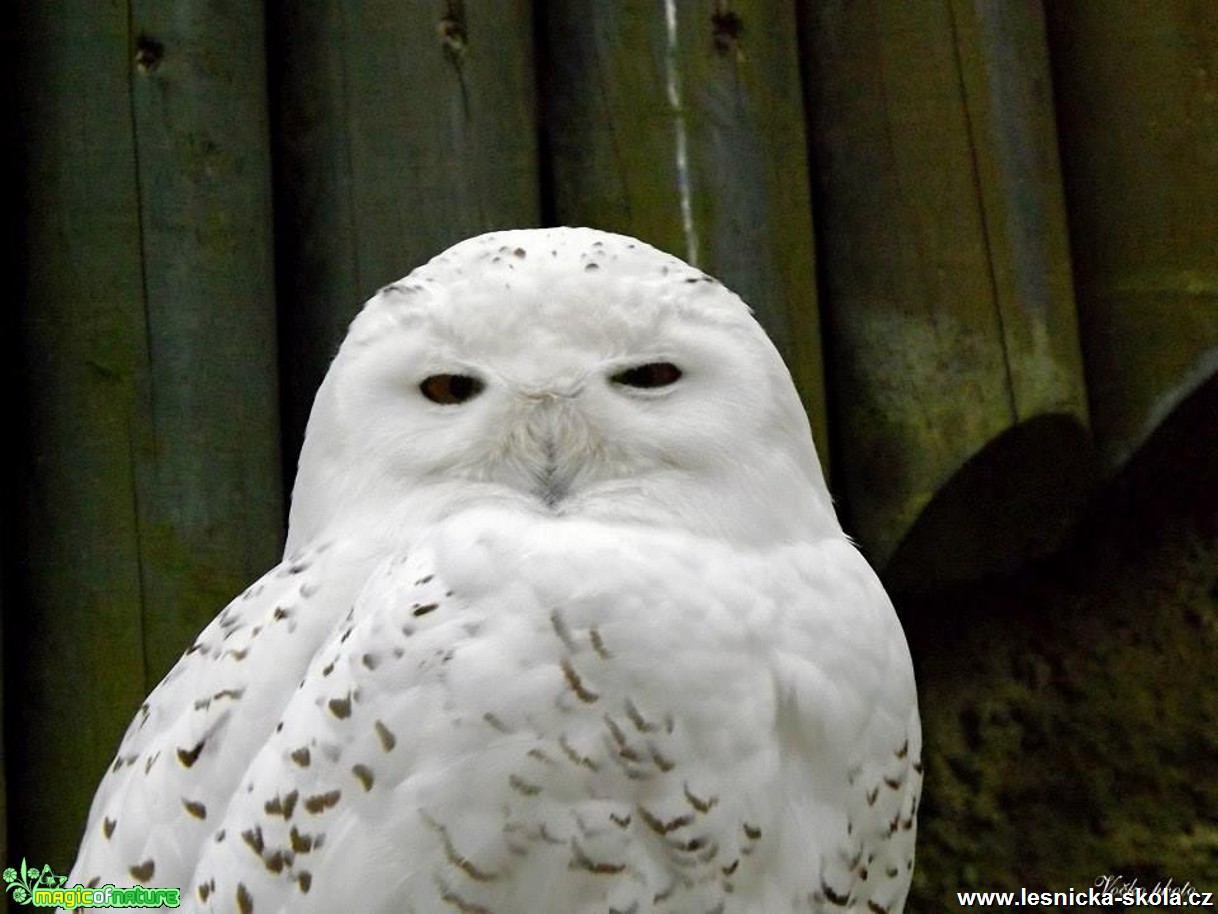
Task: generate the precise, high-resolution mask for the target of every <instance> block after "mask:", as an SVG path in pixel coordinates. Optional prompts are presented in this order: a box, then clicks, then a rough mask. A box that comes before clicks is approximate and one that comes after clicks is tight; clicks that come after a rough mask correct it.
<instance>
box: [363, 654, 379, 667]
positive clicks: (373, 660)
mask: <svg viewBox="0 0 1218 914" xmlns="http://www.w3.org/2000/svg"><path fill="white" fill-rule="evenodd" d="M380 662H381V660H380V658H379V657H377V656H376V654H364V656H363V657H361V658H360V663H362V664H363V665H364V666H366V667H367V668H368V669H370V670H375V669H376V668H377V666H379V665H380Z"/></svg>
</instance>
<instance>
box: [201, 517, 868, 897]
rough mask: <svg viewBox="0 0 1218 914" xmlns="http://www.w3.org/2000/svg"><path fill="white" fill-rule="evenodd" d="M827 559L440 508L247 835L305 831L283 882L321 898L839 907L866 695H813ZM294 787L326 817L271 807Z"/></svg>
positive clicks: (301, 734) (359, 605)
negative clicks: (820, 575) (829, 881)
mask: <svg viewBox="0 0 1218 914" xmlns="http://www.w3.org/2000/svg"><path fill="white" fill-rule="evenodd" d="M827 563H828V559H827V558H825V557H820V558H818V557H817V555H816V550H815V549H813V548H811V547H807V546H805V547H790V548H788V549H785V550H780V551H775V552H772V553H770V554H758V553H746V552H740V551H738V550H735V549H731V548H728V547H726V546H723V545H717V544H713V543H705V544H699V548H691V544H690V540H689V537H688V536H680V535H677V534H675V533H674V534H671V535H670V534H665V533H663V532H658V531H646V532H643V531H638V530H631V529H628V528H619V529H614V528H607V527H605V526H604V525H584V524H581V523H578V522H566V521H551V520H547V519H545V518H536V519H525V520H522V519H521V518H520V517H518V516H512V515H507V514H504V515H498V514H496V513H495V512H488V511H479V512H476V513H475V514H474V515H472V516H465V517H461V518H456V519H454V520H452V521H450V522H448V523H447V524H445V525H442V526H441V527H439V528H438V529H436V530H434V531H433V532H432V533H430V534H429V535H428V536H427V537H426V538H423V539H421V540H419V541H418V542H416V543H414V544H413V545H412V547H411V548H409V549H407V550H405V551H403V552H401V553H397V554H394V555H393V556H391V557H389V558H387V559H385V560H384V561H383V562H382V563H381V564H380V566H379V567H378V569H377V570H376V571H375V573H373V574H372V575H371V577H370V578H369V580H368V582H367V583H366V585H365V586H364V587H363V590H362V592H361V593H360V594H359V596H358V598H357V599H356V600H355V601H354V605H353V607H352V610H351V613H350V617H349V619H348V620H347V621H346V622H345V623H344V624H343V625H342V626H340V627H339V629H338V630H336V632H335V633H334V636H333V637H332V639H331V642H330V643H329V644H327V645H326V646H325V647H324V648H323V649H322V650H321V651H320V652H319V653H318V655H317V658H316V660H315V662H314V668H313V669H312V670H311V671H310V675H309V676H307V677H306V680H305V682H304V684H303V685H302V688H301V690H300V692H299V694H298V695H297V697H296V698H294V699H293V702H292V706H290V707H289V709H288V711H287V713H285V715H284V717H285V720H287V721H289V722H290V725H288V726H285V727H284V728H283V729H282V730H280V731H278V732H277V733H276V734H275V737H274V738H273V739H272V744H271V745H269V746H268V747H267V748H266V749H265V750H264V751H263V753H262V756H263V757H262V758H260V760H259V761H258V762H257V763H256V764H255V765H254V766H253V769H252V770H253V777H252V778H251V785H252V787H251V789H250V791H249V794H250V796H251V798H252V802H250V803H248V804H245V809H246V810H247V812H248V813H251V815H247V816H246V817H245V819H242V817H241V816H240V815H239V814H235V813H237V812H238V810H239V807H235V809H234V815H232V816H231V817H233V818H234V822H233V827H234V828H235V829H237V832H238V833H243V832H248V831H251V830H254V829H257V830H258V834H260V835H261V836H262V837H261V843H262V844H263V850H262V851H260V855H261V856H263V857H265V855H266V853H267V850H266V848H269V847H272V846H274V842H275V841H276V840H282V841H283V847H284V849H285V850H287V851H291V849H292V848H293V847H295V848H297V850H296V851H295V852H293V856H292V859H291V863H290V865H288V866H285V867H283V868H282V872H281V873H276V874H273V876H275V877H276V878H273V879H270V880H264V881H267V882H268V885H266V886H265V887H264V888H263V891H273V890H274V889H273V885H274V883H276V882H279V883H281V884H289V885H292V886H293V887H294V888H295V889H296V893H297V899H298V901H299V902H300V903H302V904H303V903H306V902H307V903H308V904H309V905H317V907H316V908H315V909H316V910H332V909H334V908H333V907H331V905H337V904H338V903H340V902H341V900H342V899H343V898H349V897H351V896H350V893H351V892H352V891H356V890H357V887H358V891H359V892H361V893H363V897H364V898H365V902H366V904H367V905H368V907H367V909H368V910H380V909H382V904H383V908H384V909H385V910H389V909H393V910H401V909H402V901H403V899H404V898H408V899H410V901H411V903H412V904H413V905H414V910H417V911H433V910H435V911H439V910H447V909H449V908H452V909H455V910H462V911H482V910H485V911H555V912H571V911H585V910H587V911H600V912H606V911H613V910H616V911H621V912H625V911H635V912H645V911H652V910H656V911H686V910H688V911H713V910H722V911H725V912H726V911H781V910H818V909H819V908H818V907H816V906H815V905H816V904H817V902H816V901H815V896H816V894H817V893H818V892H822V889H821V886H820V882H821V875H820V874H821V871H822V869H823V867H822V864H821V858H822V857H824V856H825V855H826V854H827V853H830V852H831V851H832V852H836V843H835V842H837V841H839V840H846V832H847V829H848V828H849V827H850V826H848V825H847V815H846V813H845V812H844V811H843V804H844V802H845V801H846V799H847V798H846V793H847V792H848V790H847V786H846V785H847V777H846V770H847V769H848V768H849V767H850V765H851V760H850V756H851V753H852V752H853V751H856V749H857V745H856V744H857V742H858V738H857V734H852V733H849V732H838V730H840V727H839V719H840V720H845V721H848V720H851V719H853V714H854V710H855V705H857V704H858V702H859V701H860V700H865V699H850V698H848V699H847V705H848V707H843V708H841V709H838V710H833V709H830V713H828V714H820V713H819V710H820V709H819V708H818V701H814V700H812V697H811V696H808V695H803V694H802V693H801V690H805V689H808V688H821V687H824V688H830V689H832V691H833V692H841V691H842V686H841V685H838V686H830V685H829V684H828V683H829V682H830V678H831V677H832V676H833V674H834V661H833V660H832V659H831V657H832V656H833V655H834V654H835V653H836V652H835V651H834V650H831V649H830V645H828V644H827V643H826V639H832V638H833V637H834V636H835V627H836V626H835V624H834V623H833V621H832V615H833V614H824V615H825V616H826V618H824V619H821V618H820V616H821V614H820V613H818V612H816V611H815V609H814V603H815V601H814V600H812V599H811V598H812V597H813V596H815V595H816V594H815V588H816V587H819V588H820V594H819V596H820V597H821V598H823V599H828V598H829V597H830V595H831V593H832V588H831V587H830V583H829V582H825V581H821V582H819V583H816V582H810V580H809V578H810V577H814V576H815V573H816V571H817V569H818V568H819V567H821V566H822V565H826V567H827ZM841 596H842V597H843V598H845V599H849V598H850V596H851V594H850V587H849V586H846V587H844V588H843V589H842V593H841ZM810 607H813V608H810ZM863 616H864V618H865V617H866V614H865V613H864V614H863ZM854 640H858V639H857V636H852V640H851V643H849V644H841V645H838V648H839V649H842V650H847V651H849V650H853V649H854V644H853V641H854ZM822 653H823V654H825V655H826V656H825V657H821V656H820V654H822ZM877 668H878V662H877ZM822 678H823V680H824V681H823V682H822V681H821V679H822ZM797 680H798V681H797ZM828 697H829V698H831V699H833V700H839V699H840V696H837V695H834V694H830V695H829V696H828ZM835 728H836V729H835ZM303 756H307V757H308V758H309V759H310V763H309V766H308V767H307V769H305V768H302V767H301V766H300V765H299V764H298V760H299V759H300V758H301V757H303ZM294 759H295V760H296V761H293V760H294ZM813 763H815V764H813ZM834 777H838V778H840V785H839V784H837V783H836V782H834V781H833V778H834ZM302 781H303V782H306V783H307V785H308V786H307V792H306V791H305V790H302ZM293 791H295V792H298V793H299V794H300V796H302V797H305V799H306V800H312V801H313V802H312V803H311V805H309V804H306V805H305V806H304V807H303V814H300V813H298V815H301V818H302V819H303V820H304V821H302V822H300V823H292V822H288V821H286V820H285V821H280V819H282V816H279V817H267V816H265V815H259V811H264V810H265V809H266V808H267V805H268V804H270V806H271V808H276V805H277V804H276V800H278V805H279V806H282V800H283V797H284V796H286V795H288V794H290V793H292V792H293ZM293 829H295V832H293ZM306 835H307V837H304V836H306ZM318 839H320V842H319V840H318ZM306 843H307V844H309V845H310V846H309V849H308V851H307V852H304V853H302V852H300V850H299V849H300V848H301V847H303V846H304V845H305V844H306ZM319 843H320V844H321V849H320V850H318V844H319ZM335 846H337V847H341V848H343V851H342V852H341V854H338V853H333V852H330V851H329V849H330V848H331V847H335ZM237 857H238V859H240V857H241V854H240V853H238V854H237ZM301 871H305V872H307V873H308V874H309V875H308V879H307V882H308V886H309V889H308V892H307V893H300V892H299V879H300V877H299V874H300V872H301ZM208 878H212V879H214V878H215V877H214V876H210V877H208ZM260 878H261V877H260ZM293 879H295V882H292V880H293ZM538 886H546V887H547V891H546V893H545V895H544V899H545V901H544V904H543V905H542V906H540V907H539V905H538V897H539V896H538V894H537V888H538ZM780 887H781V888H780ZM246 890H247V891H250V892H252V891H253V889H251V888H250V887H249V886H248V885H247V886H246ZM834 891H836V890H834ZM821 897H822V898H823V892H822V895H821ZM547 905H548V906H547ZM408 909H409V908H408Z"/></svg>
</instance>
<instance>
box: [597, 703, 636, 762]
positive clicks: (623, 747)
mask: <svg viewBox="0 0 1218 914" xmlns="http://www.w3.org/2000/svg"><path fill="white" fill-rule="evenodd" d="M605 724H606V726H608V727H609V733H610V734H611V735H612V736H613V741H614V742H615V743H617V751H618V755H620V756H621V757H622V758H624V759H627V760H628V761H631V762H637V761H639V753H638V752H637V751H636V750H635V749H634V748H633V747H632V746H631V745H630V742H629V741H628V740H627V739H626V734H625V733H623V732H622V728H621V727H619V726H618V725H617V721H615V720H614V719H613V718H612V717H610V716H609V715H608V714H606V715H605Z"/></svg>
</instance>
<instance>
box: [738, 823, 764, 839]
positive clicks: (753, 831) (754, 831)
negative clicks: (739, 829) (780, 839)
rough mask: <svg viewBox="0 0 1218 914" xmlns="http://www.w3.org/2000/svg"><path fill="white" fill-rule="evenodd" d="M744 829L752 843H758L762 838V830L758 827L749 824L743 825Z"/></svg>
mask: <svg viewBox="0 0 1218 914" xmlns="http://www.w3.org/2000/svg"><path fill="white" fill-rule="evenodd" d="M741 824H742V826H743V827H744V835H745V837H746V838H748V839H749V840H750V841H757V840H759V839H760V838H761V829H760V828H758V827H757V826H756V825H749V823H748V822H743V823H741Z"/></svg>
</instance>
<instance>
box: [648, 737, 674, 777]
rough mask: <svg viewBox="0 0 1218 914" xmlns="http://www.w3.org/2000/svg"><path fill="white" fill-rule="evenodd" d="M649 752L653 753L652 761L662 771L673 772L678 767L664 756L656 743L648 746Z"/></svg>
mask: <svg viewBox="0 0 1218 914" xmlns="http://www.w3.org/2000/svg"><path fill="white" fill-rule="evenodd" d="M647 751H648V752H650V753H651V760H652V761H653V762H655V763H656V767H657V768H659V769H660V770H661V771H664V772H668V771H672V769H673V768H675V767H676V763H675V762H673V761H671V760H670V759H668V758H667V757H666V756H664V755H663V754H662V753H661V752H660V750H659V749H657V748H656V747H655V744H654V743H648V744H647Z"/></svg>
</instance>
